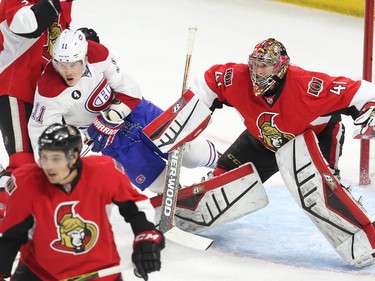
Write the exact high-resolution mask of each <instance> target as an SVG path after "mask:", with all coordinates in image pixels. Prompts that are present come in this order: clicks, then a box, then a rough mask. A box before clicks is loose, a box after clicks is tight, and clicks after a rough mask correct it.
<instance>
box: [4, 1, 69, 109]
mask: <svg viewBox="0 0 375 281" xmlns="http://www.w3.org/2000/svg"><path fill="white" fill-rule="evenodd" d="M37 2H39V1H38V0H28V1H21V0H7V1H0V95H9V96H13V97H16V98H18V99H20V100H22V101H25V102H27V103H30V104H32V103H33V100H34V93H35V87H36V82H37V80H38V78H39V76H40V74H41V73H42V71H43V68H44V66H45V65H46V64H47V62H48V60H49V59H50V57H51V56H50V54H51V52H52V44H53V42H54V40H56V38H57V37H58V36H59V34H60V33H61V31H62V30H64V29H66V28H68V27H69V24H70V22H71V9H72V3H73V2H67V1H61V2H60V6H61V13H60V15H59V16H58V17H57V18H56V20H55V21H54V22H53V23H52V24H51V25H50V27H49V28H48V30H47V31H45V32H43V34H42V35H41V36H40V37H38V38H35V39H34V38H30V39H29V38H25V37H22V36H20V35H17V34H16V33H19V34H27V33H31V32H33V31H34V30H35V29H36V27H35V26H34V25H33V24H32V23H33V22H34V21H35V17H34V14H33V13H32V12H31V13H27V12H25V9H30V6H31V5H34V4H35V3H37ZM26 16H30V18H25V17H26ZM31 17H32V18H31Z"/></svg>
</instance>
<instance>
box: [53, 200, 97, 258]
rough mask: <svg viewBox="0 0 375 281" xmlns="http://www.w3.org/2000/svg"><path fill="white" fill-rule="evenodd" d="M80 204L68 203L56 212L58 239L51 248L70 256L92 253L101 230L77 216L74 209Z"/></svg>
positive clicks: (60, 206)
mask: <svg viewBox="0 0 375 281" xmlns="http://www.w3.org/2000/svg"><path fill="white" fill-rule="evenodd" d="M77 204H78V202H77V201H75V202H67V203H63V204H60V205H59V206H58V207H57V208H56V210H55V223H56V227H57V230H58V231H57V232H58V239H56V240H54V241H53V242H52V243H51V245H50V246H51V248H52V249H54V250H56V251H59V252H64V253H68V254H73V255H76V254H84V253H87V252H88V251H90V250H91V249H92V248H93V247H94V245H95V243H96V241H97V239H98V235H99V228H98V226H97V225H96V224H95V223H94V222H90V221H86V220H84V219H83V218H81V217H80V216H79V214H76V212H75V210H74V207H75V206H76V205H77Z"/></svg>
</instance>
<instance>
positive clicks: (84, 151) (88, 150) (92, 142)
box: [81, 140, 94, 157]
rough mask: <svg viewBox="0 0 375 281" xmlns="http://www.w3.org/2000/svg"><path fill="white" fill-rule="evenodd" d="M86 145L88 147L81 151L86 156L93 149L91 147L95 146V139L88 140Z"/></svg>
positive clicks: (82, 155)
mask: <svg viewBox="0 0 375 281" xmlns="http://www.w3.org/2000/svg"><path fill="white" fill-rule="evenodd" d="M85 145H86V148H85V150H82V151H81V157H84V156H86V155H87V154H88V153H89V152H90V151H91V149H92V148H93V147H94V141H93V140H88V141H87V142H86V143H85Z"/></svg>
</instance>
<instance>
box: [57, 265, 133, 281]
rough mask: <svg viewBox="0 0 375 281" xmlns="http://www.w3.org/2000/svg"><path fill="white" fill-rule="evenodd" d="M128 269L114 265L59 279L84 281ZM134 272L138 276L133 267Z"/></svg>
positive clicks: (127, 268)
mask: <svg viewBox="0 0 375 281" xmlns="http://www.w3.org/2000/svg"><path fill="white" fill-rule="evenodd" d="M129 269H131V268H129V267H126V266H125V265H116V266H112V267H108V268H104V269H100V270H97V271H92V272H89V273H85V274H81V275H77V276H74V277H69V278H65V279H61V280H60V281H86V280H91V279H94V278H101V277H105V276H109V275H113V274H116V273H120V272H123V271H126V270H129ZM134 274H135V275H136V276H137V277H139V275H137V274H139V273H137V272H136V270H135V269H134Z"/></svg>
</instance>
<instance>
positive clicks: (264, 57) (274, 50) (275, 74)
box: [248, 38, 290, 96]
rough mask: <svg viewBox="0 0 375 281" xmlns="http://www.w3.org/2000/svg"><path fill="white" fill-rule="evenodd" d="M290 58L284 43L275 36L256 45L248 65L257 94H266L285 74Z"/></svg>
mask: <svg viewBox="0 0 375 281" xmlns="http://www.w3.org/2000/svg"><path fill="white" fill-rule="evenodd" d="M289 60H290V59H289V56H288V54H287V52H286V49H285V47H284V45H283V44H282V43H280V42H279V41H277V40H275V39H273V38H269V39H267V40H264V41H262V42H260V43H258V44H257V45H256V46H255V48H254V51H253V52H252V54H251V55H250V56H249V61H248V65H249V69H250V78H251V81H252V83H253V88H254V94H255V95H256V96H262V95H264V94H265V93H266V92H267V91H268V90H269V89H271V88H272V87H273V86H274V85H275V83H276V82H277V81H278V80H280V79H282V78H283V77H284V76H285V73H286V72H287V70H288V66H289Z"/></svg>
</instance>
